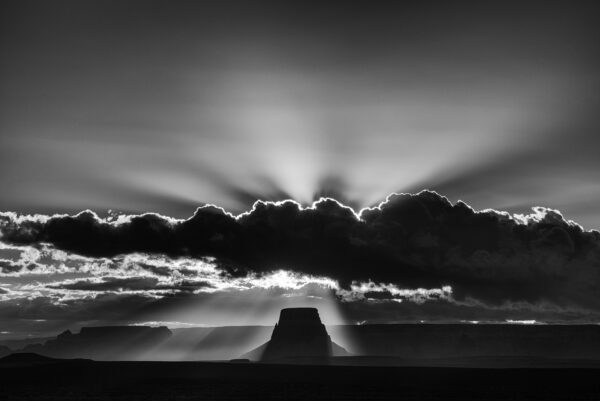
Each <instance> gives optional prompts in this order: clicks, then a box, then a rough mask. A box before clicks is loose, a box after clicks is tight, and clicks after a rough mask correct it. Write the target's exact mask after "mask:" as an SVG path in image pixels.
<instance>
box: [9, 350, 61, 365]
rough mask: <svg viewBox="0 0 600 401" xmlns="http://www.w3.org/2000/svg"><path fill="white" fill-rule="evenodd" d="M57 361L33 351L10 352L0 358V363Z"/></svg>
mask: <svg viewBox="0 0 600 401" xmlns="http://www.w3.org/2000/svg"><path fill="white" fill-rule="evenodd" d="M54 361H58V359H56V358H50V357H48V356H44V355H39V354H35V353H33V352H15V353H14V354H10V355H7V356H5V357H4V358H0V362H1V363H11V364H12V363H26V364H31V363H47V362H54Z"/></svg>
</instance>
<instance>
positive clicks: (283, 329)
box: [242, 308, 347, 362]
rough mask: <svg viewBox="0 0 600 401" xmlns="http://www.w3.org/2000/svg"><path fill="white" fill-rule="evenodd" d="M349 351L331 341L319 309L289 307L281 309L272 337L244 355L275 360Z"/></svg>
mask: <svg viewBox="0 0 600 401" xmlns="http://www.w3.org/2000/svg"><path fill="white" fill-rule="evenodd" d="M346 354H347V352H346V350H344V349H343V348H342V347H340V346H339V345H337V344H335V343H334V342H332V341H331V338H330V337H329V334H327V329H326V328H325V325H324V324H323V323H322V322H321V318H320V317H319V312H318V311H317V309H316V308H287V309H282V310H281V313H280V315H279V322H278V323H277V324H275V328H274V329H273V334H272V335H271V340H270V341H268V342H267V343H265V344H263V345H261V346H260V347H258V348H256V349H254V350H252V351H250V352H249V353H247V354H245V355H243V356H242V358H248V359H250V360H261V361H267V362H272V361H278V360H284V359H288V360H290V359H296V360H299V359H327V358H329V357H331V356H334V355H346Z"/></svg>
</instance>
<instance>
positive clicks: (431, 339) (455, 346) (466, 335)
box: [330, 324, 600, 359]
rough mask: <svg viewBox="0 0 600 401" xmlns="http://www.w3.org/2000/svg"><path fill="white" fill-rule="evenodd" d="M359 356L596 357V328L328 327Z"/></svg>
mask: <svg viewBox="0 0 600 401" xmlns="http://www.w3.org/2000/svg"><path fill="white" fill-rule="evenodd" d="M330 331H331V333H332V334H333V335H334V337H335V335H336V333H338V332H343V333H345V335H346V336H348V337H350V338H352V339H353V340H354V346H355V349H352V351H353V352H356V353H357V354H359V355H373V356H395V357H402V358H454V357H486V356H506V357H513V356H532V357H545V358H589V359H600V326H597V325H583V326H581V325H580V326H575V325H531V326H528V325H508V324H489V325H483V324H390V325H386V324H382V325H363V326H338V327H330Z"/></svg>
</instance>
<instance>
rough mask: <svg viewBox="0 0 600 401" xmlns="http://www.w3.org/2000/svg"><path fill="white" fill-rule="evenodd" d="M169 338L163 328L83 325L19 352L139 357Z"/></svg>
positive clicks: (92, 357)
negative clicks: (78, 330) (79, 328)
mask: <svg viewBox="0 0 600 401" xmlns="http://www.w3.org/2000/svg"><path fill="white" fill-rule="evenodd" d="M169 337H171V331H170V330H169V329H168V328H167V327H145V326H105V327H83V328H81V331H80V332H79V333H78V334H73V333H71V331H69V330H67V331H64V332H63V333H61V334H59V335H58V336H57V337H56V339H53V340H48V341H46V342H45V343H44V344H32V345H28V346H26V347H25V348H24V349H23V351H24V352H30V353H37V354H40V355H44V356H49V357H53V358H66V359H69V358H90V359H95V360H141V359H146V356H147V354H148V353H149V352H151V351H152V350H153V349H154V348H156V347H158V346H160V345H161V344H162V343H163V342H165V341H166V340H167V339H168V338H169Z"/></svg>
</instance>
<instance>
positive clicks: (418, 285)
mask: <svg viewBox="0 0 600 401" xmlns="http://www.w3.org/2000/svg"><path fill="white" fill-rule="evenodd" d="M0 232H1V233H2V241H4V242H8V243H11V244H16V245H39V244H51V245H52V246H54V247H56V248H58V249H61V250H64V251H67V252H69V253H76V254H78V255H82V256H85V257H96V258H115V257H117V258H118V257H121V256H120V255H128V254H132V253H138V252H139V253H145V254H149V255H166V256H165V258H174V257H185V258H191V260H194V259H197V258H198V259H199V258H207V257H211V258H215V259H214V261H215V263H216V264H217V266H218V267H219V269H220V270H222V271H223V272H224V273H225V274H226V275H228V276H229V277H230V278H232V279H233V278H236V277H239V278H242V277H247V276H249V275H253V274H254V275H261V274H266V273H271V272H274V271H277V270H281V269H284V270H290V271H293V272H296V273H298V274H302V275H308V276H318V277H328V278H331V279H333V280H335V281H337V282H339V284H340V286H341V288H343V289H345V290H351V288H352V285H353V283H355V284H357V285H360V283H369V282H372V283H376V284H377V285H379V286H381V285H388V287H385V288H387V291H389V289H390V288H399V289H402V288H404V289H406V288H409V289H430V290H431V289H443V288H445V287H449V288H451V294H452V299H453V300H454V301H456V302H471V301H472V300H476V301H477V302H482V303H484V304H486V305H491V306H494V305H503V304H506V303H507V302H508V303H511V302H527V303H530V304H539V303H542V302H550V303H554V304H557V305H562V306H564V307H580V308H589V309H592V310H600V301H599V298H598V297H597V294H598V290H599V288H600V274H599V272H600V233H598V232H597V231H586V230H584V229H583V228H582V227H580V226H579V225H578V224H576V223H574V222H571V221H568V220H566V219H564V218H563V216H562V215H561V214H560V213H559V212H558V211H556V210H552V209H547V208H542V207H536V208H534V209H533V213H531V214H529V215H511V214H509V213H504V212H498V211H495V210H484V211H475V210H473V209H472V208H471V207H469V206H468V205H466V204H465V203H463V202H460V201H459V202H457V203H455V204H452V203H451V202H449V201H448V200H447V199H446V198H445V197H443V196H440V195H438V194H437V193H435V192H431V191H423V192H420V193H418V194H416V195H412V194H392V195H390V196H389V197H388V198H387V199H386V200H385V201H384V202H382V203H380V204H379V205H378V206H376V207H373V208H366V209H363V210H361V211H360V212H355V211H354V210H353V209H352V208H350V207H347V206H345V205H343V204H341V203H339V202H338V201H335V200H333V199H329V198H323V199H320V200H319V201H316V202H314V203H313V204H312V205H311V206H310V207H302V206H301V205H300V204H298V203H296V202H294V201H282V202H262V201H261V202H257V203H255V204H254V206H253V208H252V210H250V211H248V212H245V213H242V214H240V215H238V216H234V215H232V214H230V213H228V212H226V211H225V210H223V209H221V208H218V207H216V206H212V205H207V206H204V207H201V208H198V209H197V211H196V212H195V213H194V215H193V216H192V217H190V218H189V219H186V220H178V219H172V218H169V217H165V216H161V215H158V214H150V213H148V214H142V215H129V216H120V217H117V218H115V216H110V217H109V218H100V217H98V216H97V215H96V214H95V213H93V212H91V211H85V212H81V213H79V214H77V215H74V216H67V215H57V216H40V215H37V216H23V215H16V214H14V213H1V214H0ZM157 257H158V256H157ZM142 266H143V265H142ZM10 268H11V267H9V269H10ZM155 268H156V270H157V271H160V266H155ZM164 273H165V274H167V272H164ZM106 285H108V284H106ZM441 291H442V293H445V292H444V291H443V290H441ZM369 292H373V290H372V289H371V290H369ZM431 294H434V293H431ZM419 299H422V297H421V298H419Z"/></svg>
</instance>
